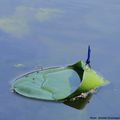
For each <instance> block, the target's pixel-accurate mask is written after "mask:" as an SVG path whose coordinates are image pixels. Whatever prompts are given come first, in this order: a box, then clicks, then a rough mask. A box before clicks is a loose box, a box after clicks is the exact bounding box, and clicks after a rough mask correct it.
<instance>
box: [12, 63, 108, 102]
mask: <svg viewBox="0 0 120 120" xmlns="http://www.w3.org/2000/svg"><path fill="white" fill-rule="evenodd" d="M105 83H106V81H105V80H104V79H103V78H102V77H101V76H99V75H97V74H96V72H95V71H94V70H92V69H91V68H89V67H88V66H87V65H85V64H84V63H83V62H81V61H79V62H78V63H76V64H74V65H70V66H67V67H57V68H49V69H44V70H37V71H33V72H31V73H28V74H25V75H23V76H21V77H20V78H18V79H17V80H15V81H14V82H13V84H12V89H13V90H14V91H15V92H17V93H19V94H21V95H23V96H26V97H30V98H35V99H44V100H55V101H58V100H65V99H66V98H67V99H69V98H71V97H75V96H77V95H79V94H81V93H83V92H87V91H89V90H91V89H95V88H97V87H100V86H102V85H104V84H105Z"/></svg>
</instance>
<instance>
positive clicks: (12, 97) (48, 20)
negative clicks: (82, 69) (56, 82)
mask: <svg viewBox="0 0 120 120" xmlns="http://www.w3.org/2000/svg"><path fill="white" fill-rule="evenodd" d="M119 11H120V1H119V0H101V1H95V0H91V1H90V0H84V1H82V0H76V1H75V0H66V1H63V0H57V1H56V0H32V1H29V0H21V1H16V0H12V1H9V0H1V1H0V55H1V59H0V120H10V119H13V120H27V119H28V120H33V119H34V120H67V119H68V120H89V119H90V117H120V87H119V86H120V80H119V65H120V56H119V50H120V40H119V39H120V34H119V31H120V14H119ZM88 45H91V48H92V56H91V57H92V58H91V61H92V63H91V64H92V67H93V68H94V69H95V70H96V71H98V72H99V73H101V74H102V75H103V76H104V77H105V78H106V79H107V80H109V81H110V84H109V85H108V86H105V87H102V88H101V89H99V91H98V92H97V94H95V95H93V96H92V98H91V100H90V102H89V103H88V104H87V105H86V107H85V108H84V109H83V110H78V109H75V108H73V107H69V106H66V105H64V104H62V103H53V102H46V101H39V100H32V99H27V98H24V97H21V96H19V95H16V94H14V93H12V92H11V91H10V87H11V86H10V85H11V81H12V80H14V79H15V78H16V77H18V76H19V75H21V74H24V73H26V72H28V71H31V70H34V69H35V68H36V67H37V66H43V67H50V66H66V65H68V64H73V63H75V62H76V61H78V60H79V59H82V60H84V61H85V60H86V57H87V46H88ZM17 64H18V66H21V67H16V65H17ZM20 64H21V65H20ZM22 64H23V65H22Z"/></svg>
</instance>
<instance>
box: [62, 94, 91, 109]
mask: <svg viewBox="0 0 120 120" xmlns="http://www.w3.org/2000/svg"><path fill="white" fill-rule="evenodd" d="M91 97H92V94H89V95H88V96H87V97H86V98H79V99H76V100H71V99H70V100H67V101H65V102H64V104H65V105H68V106H70V107H73V108H76V109H79V110H82V109H84V108H85V106H86V105H87V104H88V103H89V102H90V99H91Z"/></svg>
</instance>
